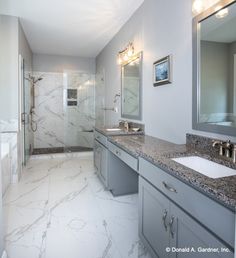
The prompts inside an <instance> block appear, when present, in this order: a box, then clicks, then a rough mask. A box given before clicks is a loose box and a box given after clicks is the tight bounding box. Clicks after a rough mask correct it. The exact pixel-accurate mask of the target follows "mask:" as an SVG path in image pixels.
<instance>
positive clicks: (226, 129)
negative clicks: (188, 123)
mask: <svg viewBox="0 0 236 258" xmlns="http://www.w3.org/2000/svg"><path fill="white" fill-rule="evenodd" d="M234 3H236V0H221V1H219V2H217V3H216V4H215V5H213V6H212V7H210V8H209V9H207V10H206V11H204V12H202V13H200V14H199V15H197V16H196V17H195V18H193V23H192V31H193V37H192V39H193V42H192V48H193V66H192V69H193V71H192V72H193V95H192V127H193V129H195V130H199V131H205V132H212V133H219V134H225V135H231V136H236V128H235V127H230V126H224V125H214V124H207V123H200V122H199V115H200V113H199V112H200V108H199V107H200V90H201V85H200V70H201V69H200V63H201V59H200V40H199V37H200V22H201V21H203V20H205V19H207V18H209V17H210V16H212V15H214V14H215V13H217V12H218V11H219V10H220V9H224V8H226V7H227V6H229V5H231V4H234ZM219 6H220V7H221V8H220V9H218V10H217V11H216V8H217V7H219Z"/></svg>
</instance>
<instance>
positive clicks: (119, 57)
mask: <svg viewBox="0 0 236 258" xmlns="http://www.w3.org/2000/svg"><path fill="white" fill-rule="evenodd" d="M117 63H118V64H119V65H120V64H122V59H121V56H120V55H118V58H117Z"/></svg>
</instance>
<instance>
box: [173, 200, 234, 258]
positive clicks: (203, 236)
mask: <svg viewBox="0 0 236 258" xmlns="http://www.w3.org/2000/svg"><path fill="white" fill-rule="evenodd" d="M170 211H171V217H170V222H169V230H170V246H171V247H172V248H181V249H182V248H189V249H185V250H184V249H182V250H183V251H184V252H181V251H180V252H179V251H177V250H174V249H172V250H174V252H170V254H171V257H178V258H185V257H186V258H191V257H197V258H198V257H199V258H200V257H204V258H211V257H212V258H219V257H222V258H223V257H224V258H226V257H227V258H233V257H234V255H233V253H232V251H230V250H229V249H228V248H227V247H226V246H225V245H224V244H223V243H221V242H220V241H219V240H218V238H217V237H215V236H214V235H213V234H211V233H210V232H209V231H208V230H207V229H206V228H205V227H203V226H202V225H201V224H199V223H198V222H197V221H195V220H194V219H193V218H192V217H191V216H189V215H188V214H187V213H185V212H184V211H183V210H182V209H180V208H179V207H177V206H176V205H175V204H173V203H171V205H170ZM204 248H205V249H204ZM206 248H215V250H214V251H210V250H209V251H210V252H209V251H207V249H206ZM217 250H219V252H217ZM175 251H177V252H175Z"/></svg>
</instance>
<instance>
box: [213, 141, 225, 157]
mask: <svg viewBox="0 0 236 258" xmlns="http://www.w3.org/2000/svg"><path fill="white" fill-rule="evenodd" d="M216 146H219V147H220V152H219V155H220V156H223V146H224V143H223V141H219V140H212V147H216Z"/></svg>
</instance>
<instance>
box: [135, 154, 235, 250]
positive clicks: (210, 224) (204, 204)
mask: <svg viewBox="0 0 236 258" xmlns="http://www.w3.org/2000/svg"><path fill="white" fill-rule="evenodd" d="M139 173H140V175H141V176H142V177H144V178H145V179H146V180H148V181H149V182H150V183H151V184H152V185H154V186H155V187H156V188H157V189H158V190H160V191H161V192H162V193H164V194H165V195H166V196H167V197H168V198H169V199H171V200H172V201H174V202H175V203H176V204H177V205H178V206H180V207H181V208H182V209H184V210H185V211H186V212H188V213H189V214H190V215H192V216H193V217H194V218H195V219H197V220H198V221H199V222H200V223H202V224H203V225H204V226H205V227H206V228H208V229H209V230H211V231H212V232H214V233H215V234H216V235H217V236H218V237H219V238H220V239H222V240H223V241H225V242H226V243H227V244H229V245H230V246H231V247H234V243H235V242H234V241H235V240H234V237H235V235H234V234H235V230H234V229H235V214H234V213H233V212H232V211H231V210H229V209H227V208H226V207H224V206H223V205H220V204H219V203H218V202H216V201H214V200H212V199H211V198H209V197H207V196H205V195H204V194H202V193H200V192H199V191H197V190H196V189H194V188H193V187H191V186H188V185H187V184H185V183H183V182H181V181H180V180H178V179H176V178H175V177H174V176H171V175H169V174H168V173H167V172H165V171H163V170H162V169H160V168H158V167H157V166H155V165H153V164H151V163H150V162H148V161H146V160H144V159H142V158H140V159H139Z"/></svg>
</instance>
